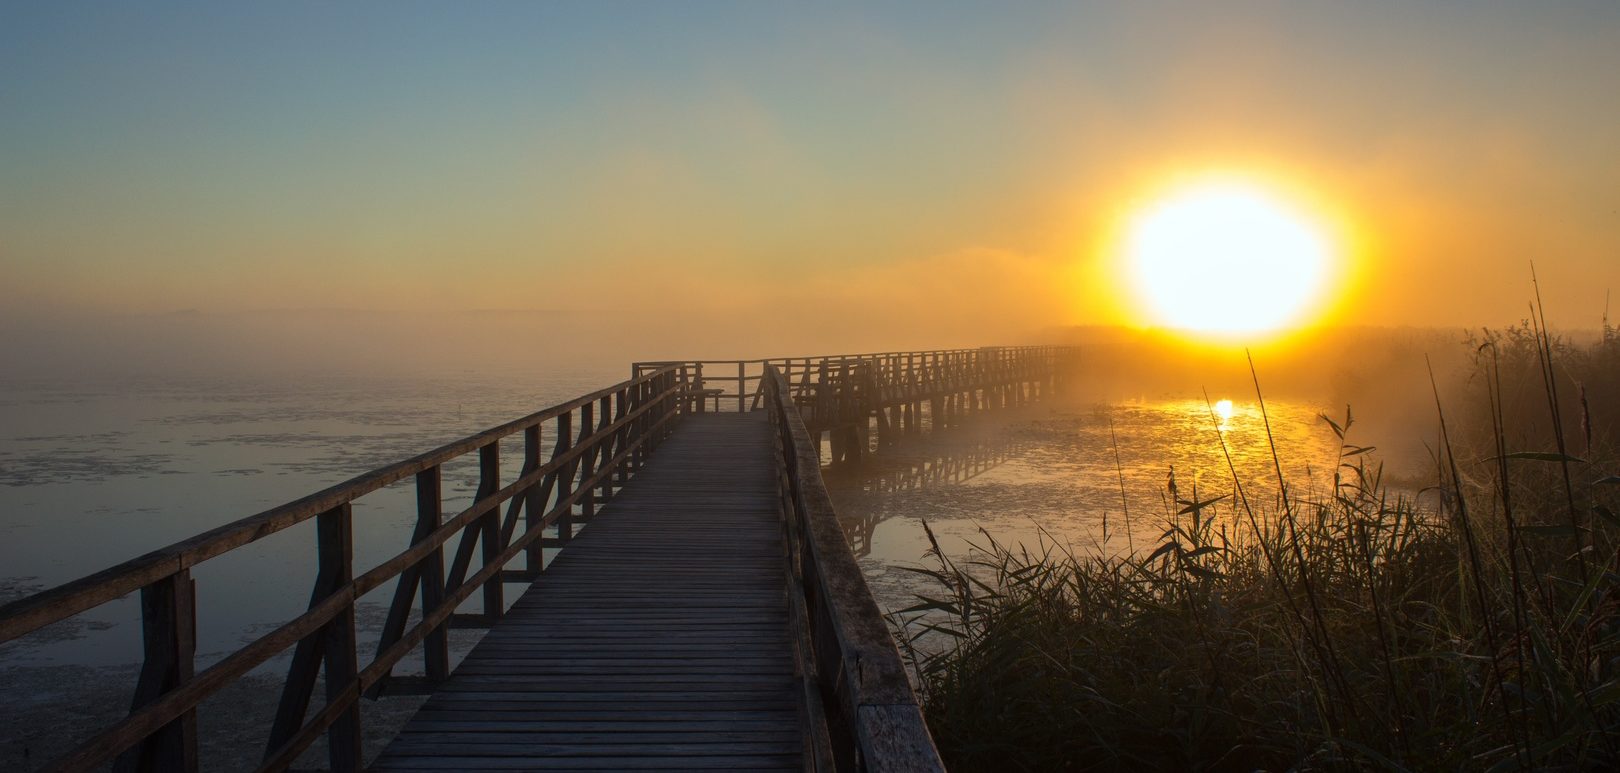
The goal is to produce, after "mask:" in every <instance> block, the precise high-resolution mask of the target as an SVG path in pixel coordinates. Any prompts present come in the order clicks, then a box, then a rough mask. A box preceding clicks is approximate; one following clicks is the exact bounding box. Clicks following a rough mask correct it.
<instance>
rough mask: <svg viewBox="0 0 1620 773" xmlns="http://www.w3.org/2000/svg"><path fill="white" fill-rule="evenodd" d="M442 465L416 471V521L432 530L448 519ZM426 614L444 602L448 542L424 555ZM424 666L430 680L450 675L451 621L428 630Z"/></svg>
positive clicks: (422, 581)
mask: <svg viewBox="0 0 1620 773" xmlns="http://www.w3.org/2000/svg"><path fill="white" fill-rule="evenodd" d="M441 481H442V476H441V473H440V470H439V465H433V466H432V467H429V468H427V469H425V470H423V471H421V472H419V473H417V474H416V521H417V523H418V524H420V528H423V529H427V533H429V534H432V533H433V532H435V531H437V530H438V529H439V526H440V525H442V523H443V520H444V497H443V492H442V485H443V484H442V482H441ZM420 583H421V587H422V616H423V617H427V616H428V615H430V614H432V613H433V612H434V611H436V610H438V608H439V607H440V606H441V605H443V604H444V546H443V545H440V546H438V547H435V548H433V550H432V552H430V553H428V554H427V558H424V559H422V572H421V580H420ZM422 658H423V663H422V667H423V670H424V671H425V672H426V674H427V678H428V680H429V681H433V682H438V681H443V680H445V679H449V678H450V631H449V627H448V624H447V623H442V622H441V623H439V624H438V625H437V626H435V627H434V628H433V629H432V630H430V631H428V635H427V639H425V640H424V641H423V642H422Z"/></svg>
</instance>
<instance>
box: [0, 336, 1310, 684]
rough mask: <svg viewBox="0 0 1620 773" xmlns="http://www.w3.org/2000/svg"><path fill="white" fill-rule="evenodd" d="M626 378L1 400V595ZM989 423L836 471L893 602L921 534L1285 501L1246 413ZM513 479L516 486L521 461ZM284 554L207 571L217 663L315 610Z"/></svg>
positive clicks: (271, 551) (22, 656) (106, 610)
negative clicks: (1212, 497)
mask: <svg viewBox="0 0 1620 773" xmlns="http://www.w3.org/2000/svg"><path fill="white" fill-rule="evenodd" d="M624 375H625V374H624V373H623V371H618V372H614V371H613V370H609V369H606V368H595V369H589V368H587V369H580V370H574V371H551V372H546V373H501V374H489V373H454V374H444V375H438V376H431V377H338V376H324V377H309V378H299V379H288V380H286V381H284V382H282V383H266V382H264V381H262V380H246V379H164V380H157V379H152V380H139V379H137V380H131V381H122V382H102V383H85V382H79V383H67V382H37V381H36V382H20V381H11V382H5V383H0V428H3V430H0V593H3V594H4V597H5V598H14V597H17V596H19V595H23V594H26V593H28V592H33V591H36V590H40V589H43V588H47V587H51V586H53V585H56V584H59V583H61V582H65V581H68V580H71V579H74V578H76V577H79V576H82V575H84V574H87V573H89V572H93V571H96V570H99V569H102V568H105V567H107V566H110V565H112V564H115V563H117V562H119V561H122V560H126V559H128V558H131V557H134V556H136V555H139V554H140V553H142V552H144V551H147V550H150V549H153V548H157V547H161V546H163V545H166V544H169V543H171V542H173V541H175V540H179V539H182V538H185V537H188V536H190V535H192V534H195V533H198V532H200V531H203V530H205V529H208V528H211V527H213V526H217V525H219V524H221V523H225V522H228V521H230V520H233V519H235V518H240V517H243V516H246V515H250V514H253V513H255V512H259V511H261V510H264V509H266V508H269V507H272V506H275V505H279V504H282V503H284V502H287V501H290V500H292V499H295V498H297V497H299V496H302V495H304V494H307V493H310V492H313V491H315V490H318V489H320V488H322V487H325V486H328V485H331V484H333V483H336V482H339V481H341V480H344V479H346V478H348V477H351V476H353V475H355V474H359V473H361V472H365V471H366V470H369V469H372V468H374V467H378V466H381V465H383V464H387V463H390V462H394V461H397V460H400V459H403V458H406V457H409V456H412V455H414V454H417V453H420V452H422V451H424V450H427V449H429V448H432V447H434V446H436V445H438V444H441V443H445V442H448V441H451V440H454V439H457V438H460V437H463V436H465V435H468V434H471V433H473V432H475V431H477V430H479V429H482V428H484V427H488V426H492V425H494V424H498V423H500V422H503V421H506V420H509V419H512V418H514V417H517V416H520V415H523V414H525V413H528V412H530V411H533V410H535V409H537V408H539V407H543V406H547V405H551V404H554V403H557V402H561V401H563V400H566V399H568V398H571V397H574V396H577V395H579V394H583V393H586V392H588V391H591V390H593V389H596V388H599V387H601V386H605V385H607V384H609V383H613V382H614V381H617V380H620V379H622V378H623V377H624ZM1268 407H1269V414H1270V418H1271V421H1272V431H1273V433H1272V434H1273V437H1274V438H1275V441H1276V446H1277V449H1278V451H1279V457H1280V458H1281V459H1282V461H1283V469H1284V472H1285V474H1286V475H1287V476H1288V478H1289V480H1290V483H1291V485H1293V486H1294V487H1295V488H1296V490H1299V491H1308V490H1311V489H1313V488H1320V487H1322V486H1323V485H1324V484H1325V481H1327V480H1328V479H1329V478H1328V477H1326V476H1331V471H1332V469H1333V467H1334V464H1335V462H1336V459H1335V452H1336V449H1337V445H1338V444H1337V440H1336V438H1335V437H1334V436H1333V434H1332V433H1331V431H1330V430H1329V429H1328V428H1327V426H1326V425H1325V424H1324V423H1323V422H1321V421H1319V420H1318V419H1317V412H1318V410H1319V407H1318V406H1313V405H1308V404H1302V403H1272V404H1270V405H1269V406H1268ZM986 418H987V420H986V421H981V422H979V423H976V424H972V425H970V426H967V427H964V428H962V429H960V430H956V431H952V432H949V433H943V434H941V435H938V436H924V437H922V438H919V439H913V440H908V441H907V442H904V443H902V444H901V445H900V446H899V447H898V448H895V449H891V450H886V451H885V452H883V453H880V454H877V455H875V456H874V457H873V458H871V460H870V461H869V462H867V463H865V464H863V465H861V466H859V467H856V468H851V469H848V470H830V471H829V473H828V483H829V486H830V488H831V490H832V491H833V494H834V498H835V500H836V503H837V505H838V509H839V512H840V515H841V517H842V518H843V519H844V521H845V525H846V531H847V533H848V534H849V536H850V540H851V543H852V545H853V546H854V547H855V549H856V551H857V553H858V554H859V555H860V556H861V560H862V563H863V566H864V567H865V569H866V570H867V572H868V574H869V576H870V577H871V578H872V579H873V582H874V585H875V586H877V587H879V588H881V589H884V590H885V593H884V594H883V596H884V600H885V601H887V602H895V603H898V600H897V596H896V593H895V583H896V581H895V578H896V577H900V576H904V574H905V573H903V572H902V573H898V574H897V573H896V572H895V569H896V567H899V566H903V565H914V564H916V563H918V562H920V561H922V560H923V554H924V552H925V551H926V550H927V547H928V545H927V540H926V537H925V536H924V534H923V530H922V523H923V521H924V520H926V521H927V522H928V523H929V524H930V526H931V527H932V528H933V530H934V532H935V534H936V535H937V536H938V537H939V538H940V539H941V541H942V543H943V544H944V545H945V547H946V549H947V550H948V551H949V552H952V553H958V552H965V551H966V550H967V549H968V543H969V542H972V541H975V540H977V541H982V535H981V534H980V529H984V530H986V531H988V532H989V533H990V534H993V535H994V536H995V537H996V538H997V539H998V540H1001V541H1003V542H1008V543H1018V542H1024V543H1028V544H1032V545H1033V544H1035V543H1037V542H1039V541H1040V540H1041V539H1043V538H1045V539H1048V540H1056V541H1058V542H1060V543H1063V544H1066V545H1068V546H1070V547H1072V548H1075V549H1079V550H1083V551H1094V550H1095V551H1104V552H1120V551H1125V550H1129V549H1133V548H1135V549H1141V548H1142V547H1143V546H1151V545H1153V544H1155V543H1156V542H1157V540H1158V538H1159V535H1160V534H1161V533H1162V532H1163V530H1164V525H1165V522H1166V517H1167V515H1168V514H1169V513H1170V512H1172V510H1169V509H1167V507H1168V505H1167V499H1166V496H1167V494H1166V483H1167V480H1168V476H1169V474H1170V471H1171V470H1172V469H1174V470H1175V474H1176V476H1177V480H1178V483H1179V485H1180V487H1181V493H1182V495H1183V496H1189V495H1191V494H1192V492H1193V491H1194V487H1195V486H1196V487H1198V490H1199V491H1200V492H1201V493H1200V496H1204V495H1205V492H1211V491H1213V492H1215V493H1225V492H1227V491H1230V489H1231V472H1230V469H1229V467H1228V465H1227V460H1226V457H1225V456H1224V455H1223V452H1222V441H1223V440H1224V442H1225V445H1226V447H1227V450H1229V451H1230V452H1231V454H1232V457H1233V465H1234V466H1235V467H1236V469H1237V472H1238V474H1239V476H1240V478H1241V479H1242V480H1244V482H1245V484H1246V485H1248V486H1250V493H1251V497H1253V498H1255V499H1256V500H1257V501H1262V500H1264V501H1269V498H1271V497H1274V496H1275V492H1276V490H1277V488H1276V472H1275V468H1274V464H1273V460H1272V456H1271V452H1270V448H1271V446H1270V444H1269V443H1268V442H1267V435H1266V428H1265V423H1264V419H1263V417H1262V416H1261V414H1260V411H1259V408H1258V406H1257V405H1255V404H1253V403H1245V402H1242V401H1238V402H1236V403H1235V404H1234V405H1233V406H1232V408H1231V410H1230V412H1229V415H1225V416H1219V415H1217V416H1212V413H1211V407H1210V406H1209V405H1208V404H1206V403H1205V402H1204V401H1203V400H1202V399H1199V400H1157V401H1139V402H1132V403H1123V404H1115V405H1104V404H1090V405H1083V404H1062V403H1051V404H1040V405H1036V406H1032V407H1030V408H1026V409H1022V410H1019V411H1013V412H1006V413H1003V414H997V415H993V416H991V417H986ZM1116 452H1117V454H1116ZM471 461H472V460H470V459H469V460H466V461H465V463H464V464H462V465H461V466H459V467H456V466H452V467H449V468H447V469H446V482H445V485H446V490H447V494H449V495H451V496H457V497H460V498H461V500H462V501H463V502H464V501H466V500H467V499H468V498H470V496H471V493H472V491H473V489H474V488H475V487H476V470H475V469H474V468H473V466H472V464H471ZM505 461H506V462H507V463H508V464H509V465H511V466H512V467H513V469H512V470H511V471H508V472H507V475H508V477H507V478H506V479H510V476H511V475H512V474H513V473H515V471H516V465H517V464H518V461H519V460H518V458H517V455H515V454H507V455H506V457H505ZM1122 479H1123V494H1124V504H1125V505H1127V506H1128V507H1127V506H1122V499H1121V496H1122V492H1121V488H1122V485H1121V482H1122ZM398 488H399V490H397V491H391V490H384V491H382V492H378V494H376V495H372V496H370V497H368V498H366V499H365V500H362V502H361V503H360V504H359V506H358V507H357V510H356V529H355V531H356V537H357V546H356V563H357V565H359V566H367V565H370V563H368V562H373V563H374V562H375V561H378V560H381V559H384V558H387V557H388V556H391V555H392V554H393V553H395V552H397V551H398V550H399V549H401V547H402V546H403V545H404V544H405V541H406V540H408V536H409V533H410V528H411V526H412V524H413V522H414V517H415V516H414V510H413V508H412V506H411V501H412V500H411V499H410V492H409V491H408V490H406V489H405V487H403V486H402V487H398ZM450 504H451V505H452V506H453V505H454V504H455V502H451V503H450ZM1105 522H1106V529H1105ZM289 531H293V530H289ZM284 535H285V536H286V538H285V539H283V538H282V537H283V535H276V536H275V537H271V538H269V539H266V540H263V541H261V542H260V543H256V544H255V545H253V546H250V548H248V549H244V550H238V551H234V552H232V553H230V554H228V555H226V556H224V557H221V558H219V559H215V560H212V561H209V562H207V563H205V564H203V565H201V566H200V567H198V569H197V570H196V572H195V574H196V577H197V580H198V592H199V615H198V617H199V630H198V636H199V641H198V651H199V653H200V658H201V660H202V661H203V662H204V663H206V662H208V661H209V660H210V658H211V657H213V656H218V655H222V654H224V653H226V652H228V651H229V650H231V649H234V647H235V646H239V645H240V644H242V643H244V642H245V641H247V640H248V639H249V638H251V636H252V635H256V634H258V633H262V632H263V631H265V630H268V627H269V626H271V625H273V624H275V623H277V622H280V621H284V620H285V619H287V618H288V617H290V616H291V615H293V614H296V613H297V612H298V611H300V610H301V609H302V606H303V604H304V603H305V599H306V597H305V592H306V591H305V588H304V586H305V585H306V584H307V583H308V581H309V580H310V578H311V577H313V574H312V572H311V571H310V569H309V567H311V566H312V561H313V542H312V540H309V539H307V537H308V535H303V534H297V535H294V534H291V533H284ZM289 584H290V587H289ZM372 611H373V612H380V610H372ZM364 614H365V609H362V615H364ZM137 619H138V610H137V609H136V605H135V601H134V599H133V598H131V599H126V600H125V601H124V602H122V603H116V604H110V605H107V606H104V607H102V608H100V609H98V610H94V611H92V612H90V613H87V614H85V615H82V616H80V617H79V618H77V619H75V620H74V621H70V622H69V623H68V624H64V625H63V626H59V628H61V629H62V630H58V631H54V632H52V633H53V635H49V636H40V637H32V638H30V639H25V640H24V641H20V642H16V643H13V644H12V645H9V646H6V647H4V648H3V649H0V662H3V663H17V662H28V663H76V664H112V663H127V662H134V661H136V660H138V659H139V653H138V649H139V648H138V643H137V641H136V639H135V637H134V633H135V631H134V629H133V626H131V625H130V624H131V623H132V622H133V621H135V620H137ZM31 644H34V645H48V646H30V645H31Z"/></svg>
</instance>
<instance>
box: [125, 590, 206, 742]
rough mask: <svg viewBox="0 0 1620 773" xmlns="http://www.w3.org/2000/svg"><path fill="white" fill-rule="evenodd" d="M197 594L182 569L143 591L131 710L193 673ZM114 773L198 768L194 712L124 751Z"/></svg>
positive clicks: (133, 710) (141, 705) (184, 715)
mask: <svg viewBox="0 0 1620 773" xmlns="http://www.w3.org/2000/svg"><path fill="white" fill-rule="evenodd" d="M196 616H197V593H196V585H195V583H194V582H193V581H192V579H191V572H190V571H189V570H185V569H182V570H180V571H178V572H176V573H174V574H171V575H169V576H168V577H165V578H163V579H161V580H158V581H157V582H154V583H152V584H151V585H148V586H146V587H144V588H142V589H141V640H142V644H143V646H144V647H145V650H146V660H145V663H144V664H143V665H142V666H141V678H140V682H139V684H138V685H137V686H136V687H135V698H134V699H133V700H132V701H131V702H130V713H132V714H133V713H134V712H136V711H139V710H141V709H142V708H144V707H145V706H146V705H147V704H149V703H152V702H153V701H156V700H157V699H158V698H161V697H162V696H163V694H164V693H167V692H170V691H173V690H175V689H178V688H179V687H180V686H182V685H184V684H185V683H186V682H189V681H191V678H192V677H193V676H194V675H195V670H196V664H195V653H196V647H197V617H196ZM113 769H114V770H115V771H118V773H149V772H151V773H157V772H160V771H161V772H164V773H166V772H167V771H171V770H172V771H181V772H182V773H194V771H196V770H197V712H196V711H195V710H192V711H188V712H186V713H185V714H183V715H181V716H180V718H179V719H176V720H174V721H173V722H170V723H169V724H167V725H164V726H163V727H162V728H161V729H160V730H158V731H157V732H156V733H153V734H152V735H151V736H149V737H147V738H146V739H145V740H143V741H141V742H140V744H138V745H136V746H134V747H133V748H131V749H129V750H128V751H126V752H124V753H123V755H121V756H120V757H119V758H118V761H117V763H115V765H114V766H113Z"/></svg>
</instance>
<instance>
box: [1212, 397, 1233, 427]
mask: <svg viewBox="0 0 1620 773" xmlns="http://www.w3.org/2000/svg"><path fill="white" fill-rule="evenodd" d="M1215 415H1216V416H1219V417H1220V418H1221V426H1225V425H1226V423H1227V422H1229V421H1231V420H1232V401H1231V400H1221V401H1219V402H1217V403H1215Z"/></svg>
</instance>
